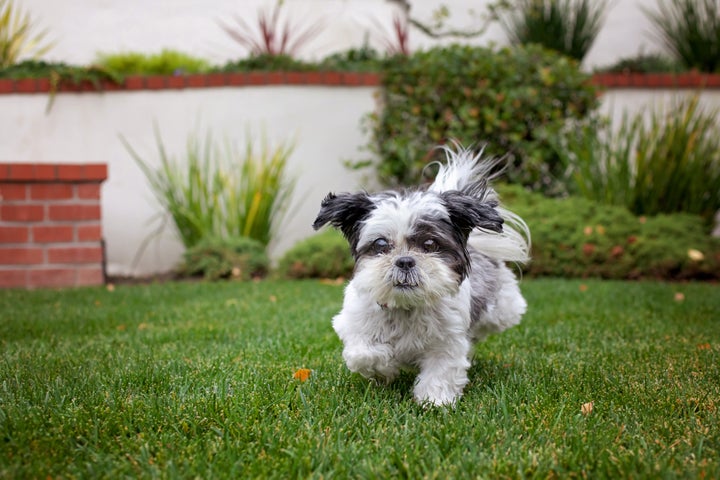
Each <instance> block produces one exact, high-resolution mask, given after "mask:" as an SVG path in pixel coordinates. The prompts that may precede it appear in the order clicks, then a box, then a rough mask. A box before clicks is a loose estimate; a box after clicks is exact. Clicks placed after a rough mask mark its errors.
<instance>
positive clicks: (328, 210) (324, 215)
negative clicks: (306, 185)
mask: <svg viewBox="0 0 720 480" xmlns="http://www.w3.org/2000/svg"><path fill="white" fill-rule="evenodd" d="M374 208H375V203H374V202H373V201H372V199H371V198H370V195H368V194H367V193H366V192H361V193H340V194H337V195H336V194H334V193H328V195H327V196H326V197H325V199H324V200H323V201H322V203H321V204H320V212H318V215H317V218H316V219H315V222H314V223H313V228H314V229H315V230H318V229H320V228H321V227H323V226H324V225H326V224H328V223H329V224H330V225H332V226H333V227H335V228H337V229H339V230H340V231H341V232H342V233H343V235H344V236H345V238H346V239H347V241H348V243H349V244H350V247H351V249H352V252H353V255H355V253H356V248H357V243H358V239H359V238H358V237H359V231H360V223H361V222H362V221H363V220H365V218H367V216H368V215H369V214H370V212H371V211H372V210H373V209H374Z"/></svg>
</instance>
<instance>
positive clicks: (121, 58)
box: [95, 49, 210, 75]
mask: <svg viewBox="0 0 720 480" xmlns="http://www.w3.org/2000/svg"><path fill="white" fill-rule="evenodd" d="M95 63H96V64H97V65H100V66H101V67H103V68H104V69H106V70H109V71H111V72H113V73H116V74H119V75H178V74H185V73H204V72H207V71H208V70H209V69H210V64H209V62H207V61H206V60H204V59H202V58H198V57H194V56H192V55H188V54H186V53H183V52H178V51H176V50H168V49H164V50H162V51H161V52H160V53H153V54H145V53H141V52H125V53H101V54H99V55H98V56H97V59H96V61H95Z"/></svg>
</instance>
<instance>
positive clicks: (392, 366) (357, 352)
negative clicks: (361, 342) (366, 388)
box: [343, 345, 400, 383]
mask: <svg viewBox="0 0 720 480" xmlns="http://www.w3.org/2000/svg"><path fill="white" fill-rule="evenodd" d="M343 358H344V359H345V365H347V367H348V369H349V370H350V371H351V372H356V373H359V374H360V375H362V376H363V377H365V378H369V379H373V380H377V381H380V382H384V383H390V382H392V381H393V380H395V377H397V375H398V373H399V372H400V369H399V368H398V366H397V364H396V363H395V361H394V360H393V356H392V350H391V349H390V347H388V346H385V345H373V346H368V347H346V348H345V349H344V350H343Z"/></svg>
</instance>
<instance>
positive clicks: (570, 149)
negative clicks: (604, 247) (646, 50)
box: [557, 95, 720, 219]
mask: <svg viewBox="0 0 720 480" xmlns="http://www.w3.org/2000/svg"><path fill="white" fill-rule="evenodd" d="M699 102H700V98H699V96H697V95H695V96H692V97H688V98H686V99H683V100H677V99H676V100H675V101H674V102H673V103H672V105H671V106H670V108H669V109H667V110H666V111H664V110H662V109H656V110H654V111H651V112H650V115H649V116H650V121H649V123H646V122H645V118H644V114H643V112H640V113H638V114H637V115H636V116H634V117H632V118H628V117H627V116H625V118H624V119H623V122H622V124H621V125H620V128H619V129H618V130H617V131H616V132H615V133H611V132H607V131H601V132H598V131H597V130H593V129H589V128H585V129H583V128H577V129H574V131H573V132H571V134H570V135H568V136H567V137H566V139H567V143H566V144H563V145H560V146H559V147H558V148H557V151H558V154H560V155H561V156H563V158H564V159H565V161H566V163H567V165H568V167H569V169H570V172H571V175H572V180H573V181H574V185H571V189H572V190H573V191H576V192H578V193H580V194H581V195H583V196H585V197H586V198H590V199H592V200H595V201H598V202H603V203H608V204H614V205H624V206H625V207H627V208H628V209H629V210H630V211H631V212H633V213H635V214H637V215H655V214H658V213H672V212H686V213H694V214H698V215H702V216H704V217H705V218H707V219H710V218H711V217H712V216H713V215H714V214H715V212H716V211H717V210H718V209H720V125H719V124H718V118H720V110H719V109H703V108H702V107H701V106H700V104H699ZM572 187H574V188H572Z"/></svg>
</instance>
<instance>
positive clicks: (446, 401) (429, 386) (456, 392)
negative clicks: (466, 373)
mask: <svg viewBox="0 0 720 480" xmlns="http://www.w3.org/2000/svg"><path fill="white" fill-rule="evenodd" d="M461 395H462V389H457V388H454V387H452V386H451V385H447V384H440V383H439V382H432V383H431V382H422V383H418V384H417V385H415V390H414V391H413V397H414V399H415V401H416V402H417V403H418V404H419V405H422V406H424V407H428V406H437V407H442V406H454V405H455V403H456V402H457V401H458V399H459V398H460V396H461Z"/></svg>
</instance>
